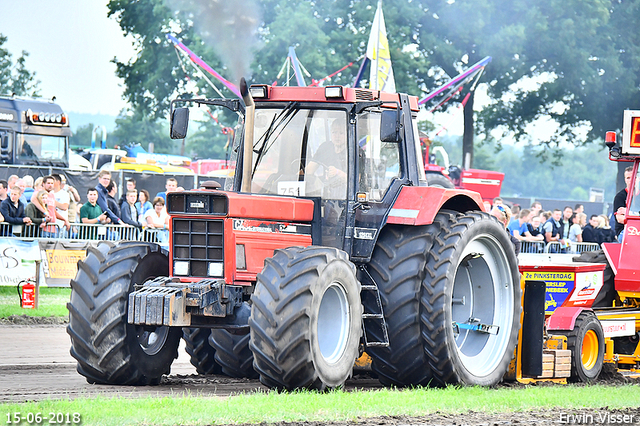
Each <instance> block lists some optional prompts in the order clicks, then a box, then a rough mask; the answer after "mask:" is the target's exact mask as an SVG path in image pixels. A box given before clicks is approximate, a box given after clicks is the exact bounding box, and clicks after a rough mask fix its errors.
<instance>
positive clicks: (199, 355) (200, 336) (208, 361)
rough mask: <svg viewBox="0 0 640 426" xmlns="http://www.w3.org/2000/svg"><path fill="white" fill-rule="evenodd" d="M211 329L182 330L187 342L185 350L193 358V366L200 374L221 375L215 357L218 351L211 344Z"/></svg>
mask: <svg viewBox="0 0 640 426" xmlns="http://www.w3.org/2000/svg"><path fill="white" fill-rule="evenodd" d="M210 336H211V329H209V328H204V327H202V328H196V327H193V328H188V327H185V328H183V329H182V338H183V339H184V342H185V349H186V351H187V353H188V354H189V355H190V356H191V358H190V361H191V365H193V366H194V367H195V368H196V371H197V372H198V374H220V373H221V372H222V370H221V368H220V366H219V365H218V364H217V363H216V361H215V359H214V357H215V353H216V350H215V348H213V346H211V344H210V343H209V337H210Z"/></svg>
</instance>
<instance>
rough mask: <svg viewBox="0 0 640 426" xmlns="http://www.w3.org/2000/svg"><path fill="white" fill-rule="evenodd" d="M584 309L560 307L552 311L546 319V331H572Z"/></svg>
mask: <svg viewBox="0 0 640 426" xmlns="http://www.w3.org/2000/svg"><path fill="white" fill-rule="evenodd" d="M586 310H588V309H585V308H576V307H564V306H561V307H559V308H556V310H555V311H553V314H552V315H551V316H550V317H549V318H548V319H547V330H573V327H575V325H576V318H578V315H580V313H581V312H582V311H586Z"/></svg>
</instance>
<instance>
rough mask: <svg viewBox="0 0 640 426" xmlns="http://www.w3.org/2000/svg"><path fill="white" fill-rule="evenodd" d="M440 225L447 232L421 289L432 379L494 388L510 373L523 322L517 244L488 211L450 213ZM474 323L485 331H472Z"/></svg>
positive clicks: (437, 239) (433, 254)
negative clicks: (512, 241) (488, 331)
mask: <svg viewBox="0 0 640 426" xmlns="http://www.w3.org/2000/svg"><path fill="white" fill-rule="evenodd" d="M435 222H436V223H438V224H439V229H440V231H439V233H438V235H437V236H435V238H434V243H433V246H432V249H431V252H430V255H429V260H428V262H427V277H426V278H425V280H424V285H423V287H422V292H421V319H422V333H423V341H424V349H425V353H426V354H427V356H428V358H429V364H430V367H431V371H432V374H433V381H432V384H434V385H440V386H444V385H446V384H449V383H453V384H463V385H472V386H473V385H480V386H491V385H494V384H496V383H498V382H499V381H500V380H501V379H502V377H503V376H504V374H505V372H506V371H507V368H508V366H509V362H510V361H511V359H512V357H513V353H514V349H515V346H516V341H517V337H518V330H519V327H520V312H521V311H522V306H521V300H520V293H521V291H520V279H519V277H520V274H519V272H518V265H517V260H516V255H515V250H514V247H513V245H512V243H511V240H510V239H509V236H508V234H507V232H506V231H505V229H504V226H502V225H501V224H500V223H498V221H497V220H496V218H494V217H493V216H491V215H489V214H487V213H481V212H469V213H466V214H454V213H447V212H442V213H439V214H438V215H437V216H436V219H435ZM474 326H476V327H479V328H480V329H481V330H473V329H469V328H472V327H474ZM483 326H491V327H488V328H485V327H483ZM496 327H497V328H496ZM487 330H491V331H492V333H487V332H486V331H487ZM493 333H495V334H493Z"/></svg>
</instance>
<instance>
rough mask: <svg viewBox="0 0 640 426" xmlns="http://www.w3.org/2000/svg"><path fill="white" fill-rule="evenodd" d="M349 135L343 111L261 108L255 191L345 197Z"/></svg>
mask: <svg viewBox="0 0 640 426" xmlns="http://www.w3.org/2000/svg"><path fill="white" fill-rule="evenodd" d="M346 135H347V114H346V112H345V111H344V110H327V109H323V110H314V109H299V108H297V105H296V104H293V103H292V104H289V105H288V106H287V107H285V108H284V109H274V108H265V109H257V110H256V117H255V131H254V144H253V150H254V154H253V180H252V188H251V191H252V192H254V193H262V194H279V195H293V196H302V197H305V196H306V197H314V196H317V197H322V198H323V199H333V200H345V199H346V196H347V172H348V168H347V165H348V163H347V139H346Z"/></svg>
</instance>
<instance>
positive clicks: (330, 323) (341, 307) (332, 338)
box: [318, 282, 350, 363]
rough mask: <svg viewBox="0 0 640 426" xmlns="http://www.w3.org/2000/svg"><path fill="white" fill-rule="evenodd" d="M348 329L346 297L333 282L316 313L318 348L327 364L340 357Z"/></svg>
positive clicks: (340, 288) (345, 342)
mask: <svg viewBox="0 0 640 426" xmlns="http://www.w3.org/2000/svg"><path fill="white" fill-rule="evenodd" d="M349 329H350V320H349V304H348V302H347V295H346V293H345V291H344V288H343V287H342V285H340V284H339V283H337V282H333V283H332V284H331V285H330V286H329V287H328V288H327V290H326V291H325V292H324V294H323V296H322V302H320V311H319V313H318V346H319V347H320V352H321V353H322V356H323V357H324V359H325V360H326V361H327V362H328V363H335V362H336V361H338V359H339V358H340V356H342V353H343V352H344V350H345V346H346V344H347V340H348V337H349Z"/></svg>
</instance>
